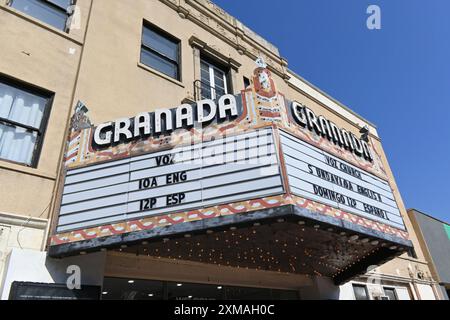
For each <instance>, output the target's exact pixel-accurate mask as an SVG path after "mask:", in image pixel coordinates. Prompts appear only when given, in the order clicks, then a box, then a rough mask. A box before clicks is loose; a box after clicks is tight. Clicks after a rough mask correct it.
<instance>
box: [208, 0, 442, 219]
mask: <svg viewBox="0 0 450 320" xmlns="http://www.w3.org/2000/svg"><path fill="white" fill-rule="evenodd" d="M214 2H215V3H217V4H218V5H219V6H221V7H222V8H224V9H225V10H227V11H228V12H229V13H230V14H232V15H233V16H235V17H237V18H238V19H239V20H241V21H242V22H243V23H244V24H246V25H247V26H248V27H250V28H251V29H253V30H254V31H255V32H257V33H259V34H260V35H261V36H263V37H264V38H266V39H267V40H269V41H270V42H272V43H273V44H275V45H276V46H277V47H278V48H279V49H280V51H281V54H282V55H283V56H284V57H286V58H287V59H288V61H289V67H290V68H291V69H292V70H294V71H295V72H296V73H298V74H299V75H301V76H302V77H304V78H305V79H306V80H308V81H310V82H311V83H313V84H315V85H316V86H318V87H319V88H321V89H322V90H323V91H325V92H327V93H328V94H330V95H331V96H333V97H334V98H336V99H337V100H339V101H341V102H342V103H344V104H345V105H347V106H349V107H350V108H351V109H353V110H354V111H355V112H357V113H359V114H360V115H362V116H363V117H365V118H366V119H368V120H369V121H371V122H372V123H375V124H376V125H377V126H378V132H379V135H380V137H381V139H382V142H383V146H384V150H385V152H386V154H387V156H388V159H389V162H390V165H391V168H392V170H393V172H394V175H395V178H396V181H397V184H398V185H399V188H400V192H401V194H402V197H403V200H404V202H405V205H406V207H407V208H416V209H419V210H421V211H423V212H426V213H428V214H430V215H433V216H436V217H437V218H440V219H442V220H444V221H447V222H450V185H449V183H450V18H449V16H450V1H448V0H420V1H419V0H386V1H377V0H373V1H365V0H342V1H335V0H279V1H273V0H270V1H269V0H246V1H230V0H214ZM371 4H375V5H378V6H379V7H380V8H381V13H382V29H381V30H368V29H367V27H366V20H367V17H368V15H367V14H366V10H367V7H368V6H369V5H371Z"/></svg>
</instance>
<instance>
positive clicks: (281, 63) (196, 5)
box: [160, 0, 290, 80]
mask: <svg viewBox="0 0 450 320" xmlns="http://www.w3.org/2000/svg"><path fill="white" fill-rule="evenodd" d="M160 1H161V2H162V3H164V4H165V5H167V6H169V7H170V8H172V9H174V10H175V11H177V12H178V14H179V15H180V16H181V17H182V18H184V19H188V20H190V21H192V22H194V23H195V24H197V25H198V26H200V27H202V28H204V29H205V30H207V31H208V32H210V33H211V34H213V35H214V36H216V37H217V38H219V39H221V40H223V41H224V42H225V43H227V44H228V45H230V46H232V47H233V48H235V49H236V51H237V52H238V53H239V54H241V55H246V56H248V57H249V58H251V59H252V60H256V58H258V57H260V56H263V57H264V60H265V61H266V62H267V64H268V69H269V70H270V71H271V72H273V73H275V74H276V75H278V76H280V77H281V78H283V79H285V80H286V79H289V78H290V76H289V74H288V71H287V60H286V59H284V58H282V57H280V55H279V51H278V49H277V48H276V47H275V46H274V45H273V44H271V43H270V42H268V41H267V40H265V39H264V38H262V37H261V36H259V35H258V34H256V33H255V32H253V31H252V30H251V29H249V28H248V27H246V26H245V25H244V24H242V23H241V22H240V21H238V20H237V19H236V18H234V17H232V16H231V15H229V14H228V13H226V12H225V11H224V10H223V9H222V8H220V7H219V6H217V5H216V4H214V3H213V2H212V1H209V0H160Z"/></svg>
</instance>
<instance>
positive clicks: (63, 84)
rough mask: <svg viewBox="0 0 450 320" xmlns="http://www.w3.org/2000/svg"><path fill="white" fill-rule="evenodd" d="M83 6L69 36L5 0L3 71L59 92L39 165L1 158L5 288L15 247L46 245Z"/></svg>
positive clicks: (0, 246) (1, 2)
mask: <svg viewBox="0 0 450 320" xmlns="http://www.w3.org/2000/svg"><path fill="white" fill-rule="evenodd" d="M78 4H79V9H80V11H79V12H81V15H80V22H81V25H80V26H81V28H76V29H73V30H71V31H70V33H69V34H67V33H64V32H61V31H59V30H56V29H55V28H53V27H51V26H48V25H46V24H44V23H42V22H40V21H39V20H36V19H34V18H32V17H30V16H27V15H25V14H23V13H21V12H19V11H17V10H14V9H12V8H10V7H7V6H6V0H0V43H2V45H1V46H0V56H1V59H0V74H1V75H2V76H4V77H8V78H12V79H16V80H18V81H20V82H23V83H25V84H30V85H32V86H36V87H39V88H41V89H45V90H47V91H50V92H52V93H54V100H53V104H52V106H51V113H50V118H49V120H48V126H47V130H46V134H45V138H44V141H43V145H42V151H41V154H40V158H39V162H38V165H37V168H30V167H27V166H23V165H19V164H14V163H11V162H8V161H2V160H0V182H1V183H0V233H1V235H0V286H1V281H2V274H3V273H4V269H5V267H6V265H5V263H6V262H7V258H8V256H9V255H10V253H11V250H13V249H14V248H18V249H30V250H38V251H39V250H43V249H45V240H46V236H47V230H48V225H49V224H48V220H49V215H50V211H51V208H52V204H53V202H54V192H55V182H56V180H57V177H58V176H59V168H60V163H61V156H62V152H61V150H62V147H63V144H64V142H65V130H66V124H67V120H68V117H69V115H70V113H71V106H72V99H73V90H74V86H75V81H76V76H77V71H78V65H79V60H80V56H81V48H82V42H83V37H84V27H85V26H86V24H87V17H88V12H89V7H90V0H79V1H78Z"/></svg>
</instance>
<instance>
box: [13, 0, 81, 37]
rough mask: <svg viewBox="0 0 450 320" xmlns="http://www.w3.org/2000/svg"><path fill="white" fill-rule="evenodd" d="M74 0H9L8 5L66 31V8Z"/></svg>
mask: <svg viewBox="0 0 450 320" xmlns="http://www.w3.org/2000/svg"><path fill="white" fill-rule="evenodd" d="M74 3H75V0H73V1H72V0H10V1H9V5H10V6H11V7H13V8H14V9H17V10H19V11H22V12H23V13H26V14H28V15H30V16H32V17H34V18H36V19H39V20H41V21H42V22H45V23H47V24H49V25H51V26H53V27H55V28H58V29H60V30H63V31H66V22H67V19H68V18H69V16H70V14H69V12H68V8H69V7H70V6H71V5H73V4H74Z"/></svg>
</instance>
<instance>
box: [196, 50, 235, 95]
mask: <svg viewBox="0 0 450 320" xmlns="http://www.w3.org/2000/svg"><path fill="white" fill-rule="evenodd" d="M202 63H204V64H206V65H208V68H209V84H210V86H209V89H211V97H208V98H206V99H212V100H216V99H218V97H217V88H216V85H215V73H214V69H217V70H219V71H222V72H223V83H224V91H225V94H229V92H230V87H229V86H230V82H231V81H230V79H229V75H230V68H229V67H228V68H227V67H225V66H223V65H221V64H218V63H215V62H214V60H211V59H210V58H209V57H207V56H206V57H205V56H204V55H200V83H201V84H206V83H204V82H203V79H202V69H201V68H202V66H201V65H202Z"/></svg>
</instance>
